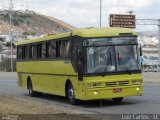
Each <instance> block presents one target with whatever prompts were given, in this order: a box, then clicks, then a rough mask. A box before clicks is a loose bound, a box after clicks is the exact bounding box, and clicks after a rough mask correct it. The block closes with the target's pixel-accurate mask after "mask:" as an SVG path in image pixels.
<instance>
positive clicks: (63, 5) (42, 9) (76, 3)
mask: <svg viewBox="0 0 160 120" xmlns="http://www.w3.org/2000/svg"><path fill="white" fill-rule="evenodd" d="M8 1H9V0H0V8H1V9H6V7H8V6H9V2H8ZM12 1H13V4H14V9H15V10H19V9H23V10H25V9H29V10H33V11H36V12H37V13H40V14H43V15H47V16H52V17H55V18H57V19H60V20H63V21H65V22H67V23H69V24H71V25H73V26H75V27H77V28H85V27H99V21H100V20H99V19H100V18H99V13H100V12H99V8H100V0H12ZM4 6H5V7H4ZM130 10H133V11H134V13H133V14H135V15H136V18H137V19H160V0H102V27H109V24H108V23H109V22H108V18H109V14H128V13H127V11H130ZM157 29H158V27H157V26H138V25H137V27H136V31H152V30H157Z"/></svg>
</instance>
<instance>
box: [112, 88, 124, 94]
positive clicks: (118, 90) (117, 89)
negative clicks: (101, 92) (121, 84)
mask: <svg viewBox="0 0 160 120" xmlns="http://www.w3.org/2000/svg"><path fill="white" fill-rule="evenodd" d="M120 92H122V88H116V89H113V93H120Z"/></svg>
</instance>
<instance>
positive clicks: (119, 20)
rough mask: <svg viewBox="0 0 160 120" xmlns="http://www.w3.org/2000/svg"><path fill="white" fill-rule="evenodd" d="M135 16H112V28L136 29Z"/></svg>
mask: <svg viewBox="0 0 160 120" xmlns="http://www.w3.org/2000/svg"><path fill="white" fill-rule="evenodd" d="M135 19H136V16H135V15H118V14H110V27H123V28H135Z"/></svg>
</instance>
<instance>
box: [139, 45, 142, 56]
mask: <svg viewBox="0 0 160 120" xmlns="http://www.w3.org/2000/svg"><path fill="white" fill-rule="evenodd" d="M139 52H140V56H143V54H142V47H141V46H140V47H139Z"/></svg>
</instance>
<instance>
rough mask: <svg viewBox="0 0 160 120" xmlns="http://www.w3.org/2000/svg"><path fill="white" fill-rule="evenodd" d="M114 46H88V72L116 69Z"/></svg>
mask: <svg viewBox="0 0 160 120" xmlns="http://www.w3.org/2000/svg"><path fill="white" fill-rule="evenodd" d="M113 55H114V53H113V46H104V47H88V48H87V73H102V72H106V71H107V72H113V71H115V62H114V56H113Z"/></svg>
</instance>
